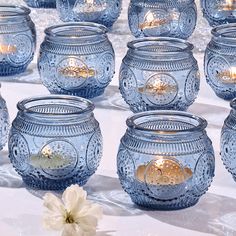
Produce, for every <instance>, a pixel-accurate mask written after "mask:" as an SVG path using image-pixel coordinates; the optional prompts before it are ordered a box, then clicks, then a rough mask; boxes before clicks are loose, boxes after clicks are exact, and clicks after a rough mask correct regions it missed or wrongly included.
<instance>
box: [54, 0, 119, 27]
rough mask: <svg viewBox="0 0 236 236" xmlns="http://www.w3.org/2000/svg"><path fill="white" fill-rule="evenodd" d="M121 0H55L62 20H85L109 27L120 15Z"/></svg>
mask: <svg viewBox="0 0 236 236" xmlns="http://www.w3.org/2000/svg"><path fill="white" fill-rule="evenodd" d="M121 9H122V0H76V1H75V0H57V10H58V12H59V15H60V18H61V20H62V21H65V22H68V21H78V22H80V21H87V22H95V23H98V24H102V25H105V26H106V27H108V28H110V27H112V26H113V24H114V23H115V21H116V20H117V19H118V17H119V16H120V13H121Z"/></svg>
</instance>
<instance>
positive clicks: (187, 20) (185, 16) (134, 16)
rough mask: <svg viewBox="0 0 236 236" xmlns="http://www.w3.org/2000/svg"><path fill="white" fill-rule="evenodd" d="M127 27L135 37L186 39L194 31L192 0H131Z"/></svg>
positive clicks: (195, 18) (195, 19) (194, 5)
mask: <svg viewBox="0 0 236 236" xmlns="http://www.w3.org/2000/svg"><path fill="white" fill-rule="evenodd" d="M128 16H129V27H130V30H131V32H132V34H133V35H134V36H135V37H156V36H164V37H176V38H182V39H187V38H188V37H190V36H191V35H192V33H193V31H194V29H195V26H196V22H197V8H196V4H195V2H194V0H185V1H176V0H166V1H163V0H131V1H130V5H129V13H128Z"/></svg>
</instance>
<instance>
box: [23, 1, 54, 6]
mask: <svg viewBox="0 0 236 236" xmlns="http://www.w3.org/2000/svg"><path fill="white" fill-rule="evenodd" d="M24 1H25V2H26V4H27V5H28V6H29V7H34V8H56V0H24Z"/></svg>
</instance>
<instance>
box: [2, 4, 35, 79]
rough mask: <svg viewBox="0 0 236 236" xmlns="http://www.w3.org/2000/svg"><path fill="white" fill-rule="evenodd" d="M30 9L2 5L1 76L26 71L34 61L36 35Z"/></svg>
mask: <svg viewBox="0 0 236 236" xmlns="http://www.w3.org/2000/svg"><path fill="white" fill-rule="evenodd" d="M29 14H30V9H28V8H26V7H22V6H13V5H4V6H3V5H0V76H8V75H15V74H18V73H22V72H24V71H25V70H26V68H27V66H28V65H29V63H30V62H31V61H32V60H33V57H34V51H35V45H36V33H35V26H34V23H33V22H32V21H31V18H30V16H29Z"/></svg>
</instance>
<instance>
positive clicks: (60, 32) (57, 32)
mask: <svg viewBox="0 0 236 236" xmlns="http://www.w3.org/2000/svg"><path fill="white" fill-rule="evenodd" d="M86 28H87V29H86ZM69 29H73V30H76V29H77V31H78V30H79V29H83V30H84V32H86V31H87V32H90V33H91V32H92V34H90V35H78V34H74V35H69V34H68V33H67V34H66V30H67V31H68V30H69ZM44 32H45V34H46V35H47V36H49V37H50V36H51V37H57V38H63V39H65V38H67V39H68V38H71V39H79V38H89V37H94V36H97V35H103V34H106V33H107V32H108V29H107V27H106V26H104V25H101V24H97V23H92V22H74V23H67V24H59V25H54V26H51V27H48V28H46V29H45V31H44ZM75 32H76V31H75Z"/></svg>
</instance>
